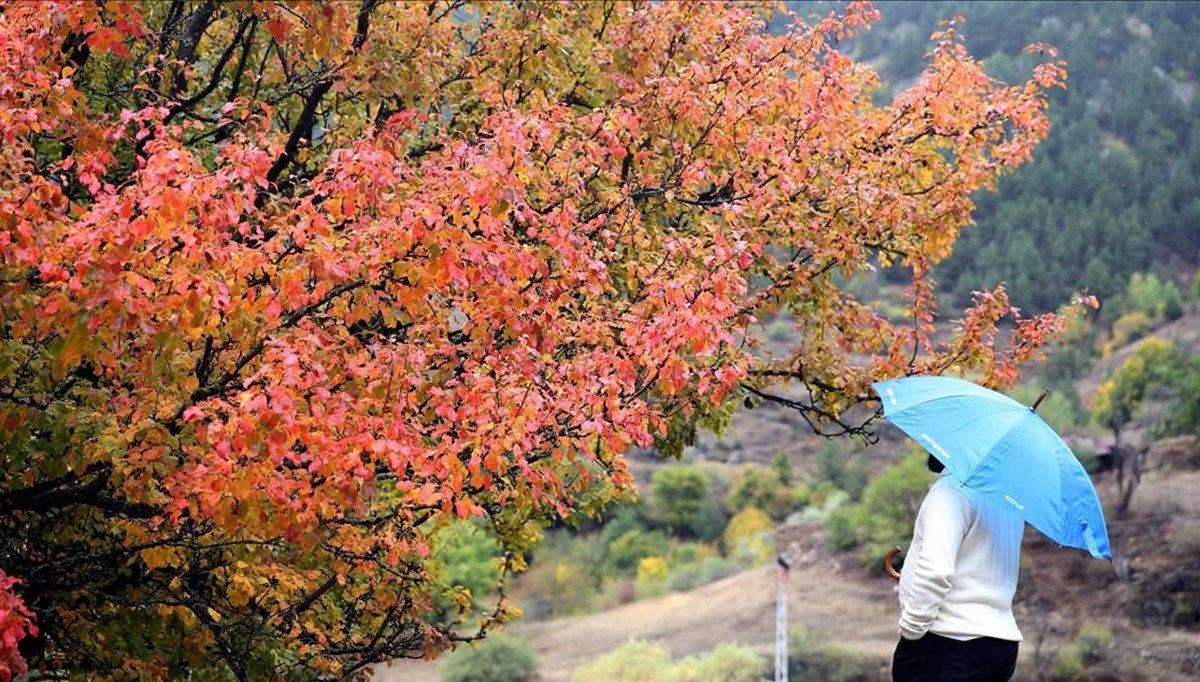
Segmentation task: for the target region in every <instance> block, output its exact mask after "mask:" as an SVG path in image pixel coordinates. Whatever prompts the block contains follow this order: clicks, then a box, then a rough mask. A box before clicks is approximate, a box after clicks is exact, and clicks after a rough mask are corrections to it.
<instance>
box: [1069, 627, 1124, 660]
mask: <svg viewBox="0 0 1200 682" xmlns="http://www.w3.org/2000/svg"><path fill="white" fill-rule="evenodd" d="M1115 639H1116V638H1115V637H1114V636H1113V631H1112V629H1111V628H1109V627H1108V626H1106V625H1102V624H1100V623H1091V622H1088V623H1084V624H1083V625H1081V626H1080V627H1079V634H1077V635H1075V644H1076V645H1078V646H1079V651H1080V653H1082V654H1083V660H1084V662H1086V663H1096V662H1098V661H1103V660H1104V659H1106V658H1108V652H1109V649H1111V648H1112V645H1113V641H1114V640H1115Z"/></svg>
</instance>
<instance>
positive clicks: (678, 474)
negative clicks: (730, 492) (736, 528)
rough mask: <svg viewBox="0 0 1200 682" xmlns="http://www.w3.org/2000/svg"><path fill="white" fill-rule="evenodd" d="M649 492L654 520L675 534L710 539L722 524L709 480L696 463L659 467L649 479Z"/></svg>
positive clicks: (723, 524) (719, 532)
mask: <svg viewBox="0 0 1200 682" xmlns="http://www.w3.org/2000/svg"><path fill="white" fill-rule="evenodd" d="M650 496H651V499H652V501H653V507H654V510H655V516H656V519H657V520H658V522H659V523H661V524H662V526H663V527H664V528H666V529H667V530H668V531H670V532H671V533H672V534H674V535H676V536H678V537H684V538H699V539H703V540H713V539H716V538H717V537H718V536H719V535H720V534H721V529H722V528H724V527H725V519H724V518H723V517H722V515H721V510H720V508H719V506H718V505H717V500H716V497H715V496H714V495H713V490H712V481H711V480H710V479H709V477H708V474H707V473H706V472H705V471H704V470H703V469H701V468H700V467H698V466H691V465H682V466H670V467H665V468H663V469H659V470H658V471H657V472H655V473H654V478H653V479H651V481H650Z"/></svg>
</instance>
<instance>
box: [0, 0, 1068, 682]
mask: <svg viewBox="0 0 1200 682" xmlns="http://www.w3.org/2000/svg"><path fill="white" fill-rule="evenodd" d="M768 15H769V12H767V11H766V10H765V9H764V8H762V7H758V6H754V5H742V4H710V3H700V4H694V3H630V4H625V3H614V2H585V3H579V4H561V3H495V4H481V5H478V6H476V5H472V4H466V3H460V2H439V1H431V2H423V3H413V2H378V1H377V0H361V1H360V2H303V1H300V0H295V1H287V2H267V1H254V0H244V1H239V2H227V3H226V2H215V1H214V0H197V1H192V0H172V1H171V2H145V3H138V2H106V3H96V2H84V1H82V0H81V1H78V2H71V1H67V0H63V1H61V2H40V3H9V4H5V5H3V7H0V140H3V152H2V154H0V570H2V571H3V573H0V580H2V582H0V604H3V608H4V609H5V610H4V611H3V612H2V613H0V623H2V624H3V627H4V629H3V631H2V632H0V635H3V639H0V646H2V647H3V648H2V649H0V661H4V665H6V666H8V667H9V668H10V669H20V667H21V666H22V665H24V662H25V661H26V660H27V661H29V662H30V663H31V664H32V665H33V666H35V667H41V668H45V669H49V670H53V669H57V670H66V671H68V672H70V673H73V674H75V675H77V676H80V677H87V678H89V679H103V678H119V679H162V678H178V677H181V676H184V675H185V674H192V675H197V676H201V677H204V678H207V679H221V678H232V679H279V678H303V679H320V678H339V677H345V676H351V675H354V674H355V673H356V672H359V671H361V670H363V669H364V668H365V666H367V665H369V664H370V663H372V662H374V661H378V660H381V659H384V658H389V657H397V656H433V655H436V654H437V653H438V652H440V651H441V650H443V649H445V648H446V647H449V646H452V645H454V643H456V642H460V641H463V640H467V639H472V638H476V637H479V636H482V634H483V633H484V632H485V631H486V630H487V629H488V628H489V627H491V626H492V625H494V624H496V623H498V622H502V621H503V620H505V619H506V618H508V617H510V616H511V615H512V610H511V607H510V604H509V603H508V601H507V600H505V599H504V598H503V596H502V595H503V592H498V594H500V595H501V597H500V598H499V599H498V601H495V602H493V603H490V604H486V605H481V604H479V603H478V600H477V599H475V598H474V595H473V594H472V591H471V589H470V588H466V589H464V587H465V586H461V585H454V584H450V582H452V581H453V580H461V581H465V582H472V583H478V582H479V580H480V578H479V575H480V574H479V573H474V572H473V573H472V574H471V575H461V576H455V575H454V574H453V573H452V572H451V571H447V570H444V568H443V567H444V564H443V562H442V561H439V560H438V558H437V556H436V554H437V553H439V552H442V553H444V552H451V553H453V552H454V551H456V550H455V549H454V543H453V542H452V541H450V540H452V539H453V538H449V539H445V540H444V539H442V538H441V536H442V535H443V534H447V533H449V534H452V535H453V534H454V533H457V532H459V531H457V530H455V528H456V525H455V524H454V523H452V522H453V521H456V520H460V519H466V518H476V519H478V520H479V521H480V527H481V528H485V529H486V532H487V533H488V534H489V538H488V539H487V541H486V542H485V543H482V546H485V547H486V546H487V545H488V543H491V544H492V546H494V547H495V548H496V550H495V552H496V556H495V560H496V564H497V568H498V573H500V574H502V575H503V574H505V573H507V572H508V571H509V570H510V569H516V568H520V565H521V562H522V559H523V556H524V550H525V549H527V548H528V547H529V546H530V545H531V544H532V543H533V542H534V541H535V540H536V538H537V535H538V526H539V525H542V524H548V523H551V522H555V521H560V520H562V519H570V518H576V517H578V516H579V515H580V514H582V513H587V512H592V511H595V510H596V509H598V508H599V507H601V506H603V504H604V503H605V502H606V501H608V500H609V499H611V498H613V497H614V496H615V495H617V494H619V493H620V492H621V491H622V490H624V489H626V488H628V486H629V485H630V482H631V479H630V476H629V474H628V472H627V467H626V463H625V461H624V459H623V452H624V450H625V449H626V448H627V447H628V446H630V445H631V444H638V445H640V446H643V447H650V446H657V447H658V448H659V449H660V450H662V451H664V452H671V451H678V449H679V448H680V447H681V444H682V443H685V442H687V441H688V440H689V439H690V438H692V437H694V433H695V429H696V427H697V425H698V424H701V423H706V422H705V420H712V422H713V423H717V422H719V421H720V420H721V419H723V418H725V416H727V415H728V413H729V411H730V410H732V408H733V406H734V405H737V404H739V403H740V402H741V400H742V399H743V398H745V397H747V396H745V395H744V393H746V392H749V393H750V394H752V396H751V402H753V400H776V401H778V402H781V403H783V404H785V405H787V406H789V407H792V408H795V409H796V410H798V411H799V413H800V415H801V416H803V417H804V418H805V419H807V420H809V422H810V423H811V424H812V425H813V426H814V427H815V428H817V429H821V430H823V431H826V432H828V433H844V432H850V431H855V430H856V429H858V428H860V427H861V425H862V421H863V420H864V419H867V418H868V417H869V414H870V413H869V412H868V411H860V412H855V411H853V408H854V407H855V406H857V405H859V404H860V403H861V402H862V401H863V400H865V399H867V397H868V396H870V391H869V389H868V384H869V382H871V381H872V380H874V379H879V378H883V377H890V376H895V375H897V374H901V373H905V372H928V373H942V372H968V371H976V370H977V371H979V372H980V376H981V379H982V380H983V381H984V382H986V383H988V384H989V385H1003V384H1006V383H1009V382H1011V381H1012V380H1013V378H1014V377H1015V375H1016V369H1015V368H1016V366H1017V364H1018V363H1020V362H1022V361H1024V360H1026V359H1028V358H1030V357H1032V356H1034V355H1035V354H1036V353H1038V351H1039V347H1040V346H1041V344H1042V343H1043V342H1044V341H1045V340H1046V339H1047V338H1048V337H1049V336H1051V335H1052V334H1053V333H1054V332H1056V331H1057V330H1058V329H1059V328H1060V326H1061V323H1062V320H1061V318H1058V317H1054V316H1048V317H1038V318H1033V319H1020V318H1019V316H1018V317H1017V319H1016V320H1015V322H1014V323H1013V329H1014V330H1015V333H1014V334H1013V335H1012V336H1011V337H1010V338H1011V341H1012V345H1011V346H1008V347H997V345H996V344H995V340H996V337H997V323H998V321H999V320H1000V319H1002V318H1005V317H1009V316H1010V315H1011V316H1015V315H1014V314H1013V311H1012V309H1011V308H1010V306H1009V303H1008V299H1007V296H1006V295H1005V293H1004V291H1003V290H1002V289H997V290H992V291H986V292H982V293H980V294H979V295H978V296H977V298H976V299H975V302H974V305H973V307H971V308H970V309H969V310H967V311H966V312H965V313H964V314H963V318H962V322H961V324H960V325H959V326H958V331H957V333H956V334H955V336H954V337H953V338H951V339H950V340H949V341H948V342H946V343H945V344H944V345H943V344H938V343H935V342H934V341H933V340H932V339H931V334H932V331H933V330H932V327H931V326H930V324H929V322H930V321H931V320H932V319H933V317H934V315H935V313H936V302H935V300H934V299H935V297H934V296H933V289H932V282H931V281H930V280H929V278H928V273H929V271H930V268H932V267H933V266H934V265H936V264H937V263H938V262H940V261H941V260H943V259H944V258H945V257H947V256H948V254H949V253H950V251H951V247H952V245H953V244H954V242H955V239H956V237H957V235H958V232H959V229H960V228H961V227H962V226H963V225H964V224H966V223H967V222H968V221H969V219H970V211H971V209H972V207H973V204H972V199H971V196H972V193H973V192H974V191H975V190H977V189H979V188H982V187H989V186H991V185H992V184H994V182H995V180H996V178H997V177H998V176H999V175H1001V174H1003V173H1006V172H1007V171H1009V170H1010V169H1012V168H1013V167H1015V166H1016V165H1019V164H1021V163H1024V162H1026V161H1028V160H1029V158H1030V156H1031V153H1032V149H1033V147H1034V145H1035V144H1036V143H1038V142H1039V141H1040V140H1041V139H1042V138H1043V137H1044V136H1045V135H1046V134H1047V131H1048V128H1049V121H1048V119H1047V118H1046V115H1045V108H1046V106H1047V100H1046V94H1045V93H1046V90H1047V89H1048V88H1053V87H1055V86H1057V85H1059V84H1060V83H1061V82H1062V79H1063V78H1064V72H1063V70H1062V68H1061V65H1060V64H1058V63H1057V62H1056V61H1055V60H1054V58H1053V57H1050V56H1047V61H1045V62H1044V63H1041V64H1038V65H1037V66H1035V67H1033V69H1032V77H1031V78H1030V79H1029V80H1028V81H1025V80H1023V79H1024V76H1022V78H1018V79H1015V80H1014V84H1013V85H1005V84H1003V83H1000V82H997V81H995V80H993V79H990V78H988V77H986V76H985V75H984V73H983V71H982V70H981V67H980V65H979V64H978V63H977V62H976V61H975V60H973V59H972V58H971V57H970V56H969V55H968V53H967V51H966V50H965V48H964V47H963V45H962V44H961V43H960V41H959V37H958V35H957V33H955V31H954V30H952V29H947V30H945V31H942V32H941V33H939V35H938V36H937V38H936V44H935V47H934V49H933V51H932V52H931V55H930V57H929V59H928V61H927V66H926V69H925V71H924V72H923V73H922V75H921V76H920V77H919V78H918V79H917V80H916V81H915V82H914V83H913V84H912V85H911V87H909V88H907V89H905V90H903V91H898V92H897V93H896V95H895V97H894V99H893V100H892V101H891V102H888V103H885V104H878V105H877V104H875V103H874V102H873V97H874V95H875V92H874V91H875V88H876V86H877V82H876V78H875V76H874V75H873V74H872V73H871V72H870V71H869V70H867V69H864V68H862V67H861V66H859V65H858V64H856V63H855V62H854V61H852V60H851V59H849V58H847V57H845V56H844V55H842V54H840V53H838V52H836V51H835V50H833V49H832V47H831V46H832V44H833V43H834V42H836V41H837V40H840V39H842V38H844V37H846V36H848V35H850V34H852V33H853V32H855V31H856V30H858V29H859V28H861V27H862V26H863V25H864V24H865V23H867V22H868V21H869V20H870V19H871V18H872V17H873V10H872V9H871V8H870V7H868V6H863V5H852V6H850V7H849V8H848V9H847V11H846V13H845V14H844V16H841V17H838V16H831V17H827V18H823V19H819V20H815V21H814V22H812V23H799V24H797V25H795V26H794V27H793V28H792V29H790V30H786V31H783V32H781V33H772V32H769V31H768V30H767V26H768V18H769V16H768ZM873 263H878V264H882V265H897V266H901V267H902V268H903V269H904V270H905V271H906V272H907V273H909V275H910V281H909V286H910V289H909V294H908V298H907V306H908V307H907V311H906V314H905V315H903V320H904V321H903V322H901V323H893V322H892V321H891V320H889V319H886V318H884V317H883V316H880V315H877V314H876V313H875V311H874V310H873V308H872V307H871V306H870V305H867V304H864V303H863V302H861V301H858V300H856V299H855V297H854V296H853V295H852V294H851V293H850V290H849V289H847V288H845V285H846V284H847V283H848V282H850V281H852V280H854V279H855V278H856V277H858V276H859V275H861V274H862V273H864V272H867V271H869V270H870V269H871V268H872V267H873V265H872V264H873ZM780 311H786V312H787V313H788V314H789V316H790V318H791V319H792V320H793V321H794V323H795V328H796V336H795V338H796V339H797V343H796V344H795V345H794V346H793V347H792V348H791V349H790V350H789V351H788V352H787V353H785V354H783V356H782V357H763V356H759V355H755V354H753V353H752V352H750V351H751V350H752V349H751V348H750V347H749V340H748V331H749V330H750V327H751V325H753V324H754V322H755V320H757V319H767V318H768V316H772V315H775V314H776V313H778V312H780ZM787 381H792V382H796V383H797V384H799V387H800V388H801V389H807V390H806V391H805V390H800V391H794V392H789V393H787V395H788V396H791V397H784V395H783V393H782V392H774V389H773V388H772V387H773V386H774V385H776V384H778V383H780V382H787ZM468 550H469V551H466V554H465V556H470V557H473V560H477V559H478V556H477V553H476V552H475V550H474V549H470V548H468ZM431 552H432V553H435V557H434V559H432V560H431V559H430V556H431ZM474 590H475V591H478V590H479V586H478V584H475V585H474ZM18 640H19V641H20V649H19V650H18V649H17V642H18Z"/></svg>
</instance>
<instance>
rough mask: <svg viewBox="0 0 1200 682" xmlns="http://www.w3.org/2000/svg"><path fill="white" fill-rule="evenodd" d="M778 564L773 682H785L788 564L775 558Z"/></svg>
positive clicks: (780, 558) (786, 663)
mask: <svg viewBox="0 0 1200 682" xmlns="http://www.w3.org/2000/svg"><path fill="white" fill-rule="evenodd" d="M775 561H776V562H777V563H778V564H779V587H778V591H777V593H776V596H775V682H787V678H788V655H787V646H788V607H787V591H788V563H787V562H786V561H784V560H783V557H781V556H777V557H775Z"/></svg>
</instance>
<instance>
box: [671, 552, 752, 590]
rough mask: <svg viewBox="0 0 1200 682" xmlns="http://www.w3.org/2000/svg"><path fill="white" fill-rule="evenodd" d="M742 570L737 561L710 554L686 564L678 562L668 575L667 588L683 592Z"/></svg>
mask: <svg viewBox="0 0 1200 682" xmlns="http://www.w3.org/2000/svg"><path fill="white" fill-rule="evenodd" d="M738 570H740V567H739V566H738V564H737V562H736V561H734V560H733V559H727V558H725V557H720V556H709V557H704V558H703V559H700V560H699V561H695V562H692V563H686V564H676V565H675V566H674V567H673V568H672V569H671V574H670V575H669V576H667V590H669V591H671V592H683V591H685V590H691V589H694V588H697V587H700V586H701V585H707V584H708V583H711V582H715V581H717V580H720V579H721V578H727V577H729V576H731V575H733V574H734V573H737V572H738Z"/></svg>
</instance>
